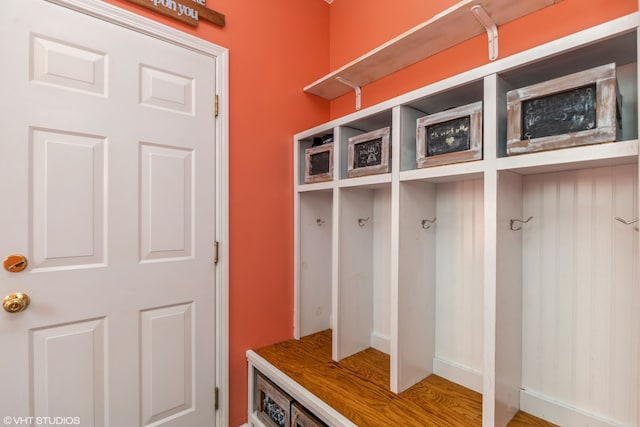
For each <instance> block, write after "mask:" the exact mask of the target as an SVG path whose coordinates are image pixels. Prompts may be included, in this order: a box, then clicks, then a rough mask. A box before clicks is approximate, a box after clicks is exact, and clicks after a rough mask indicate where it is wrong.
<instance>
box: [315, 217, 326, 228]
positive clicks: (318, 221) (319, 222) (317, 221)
mask: <svg viewBox="0 0 640 427" xmlns="http://www.w3.org/2000/svg"><path fill="white" fill-rule="evenodd" d="M324 223H325V221H324V220H323V219H320V218H318V219H316V224H318V227H322V226H323V225H324Z"/></svg>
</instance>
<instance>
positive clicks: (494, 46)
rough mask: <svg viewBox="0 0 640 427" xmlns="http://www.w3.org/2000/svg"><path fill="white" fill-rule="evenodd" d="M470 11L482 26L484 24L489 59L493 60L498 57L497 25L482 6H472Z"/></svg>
mask: <svg viewBox="0 0 640 427" xmlns="http://www.w3.org/2000/svg"><path fill="white" fill-rule="evenodd" d="M471 12H472V13H473V15H474V16H475V17H476V19H477V20H478V21H479V22H480V23H481V24H482V26H484V28H485V30H487V37H488V38H489V59H490V60H491V61H494V60H495V59H497V58H498V27H497V26H496V23H495V22H493V19H491V17H490V16H489V15H488V14H487V12H486V11H485V10H484V9H483V8H482V6H480V5H475V6H473V7H472V8H471Z"/></svg>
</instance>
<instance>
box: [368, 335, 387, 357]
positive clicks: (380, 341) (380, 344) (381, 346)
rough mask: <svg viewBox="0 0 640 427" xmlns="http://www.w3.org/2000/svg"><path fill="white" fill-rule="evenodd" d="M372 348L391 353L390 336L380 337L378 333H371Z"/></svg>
mask: <svg viewBox="0 0 640 427" xmlns="http://www.w3.org/2000/svg"><path fill="white" fill-rule="evenodd" d="M371 347H372V348H375V349H376V350H380V351H381V352H383V353H386V354H390V353H391V340H390V339H389V337H388V336H385V335H380V334H378V333H376V332H372V333H371Z"/></svg>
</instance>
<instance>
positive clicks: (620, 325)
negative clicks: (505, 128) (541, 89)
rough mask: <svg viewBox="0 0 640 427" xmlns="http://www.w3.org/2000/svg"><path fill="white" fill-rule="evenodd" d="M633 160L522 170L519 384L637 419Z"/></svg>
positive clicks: (625, 419) (613, 416)
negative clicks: (525, 220) (603, 165)
mask: <svg viewBox="0 0 640 427" xmlns="http://www.w3.org/2000/svg"><path fill="white" fill-rule="evenodd" d="M637 176H638V171H637V165H625V166H617V167H606V168H595V169H584V170H578V171H570V172H562V173H549V174H541V175H530V176H527V177H525V179H524V189H523V195H524V202H523V204H524V216H526V217H528V216H529V215H532V216H533V217H534V218H533V220H532V221H531V222H530V223H529V224H527V225H526V226H525V227H524V228H523V241H524V243H523V357H522V361H523V381H522V385H523V389H525V390H526V391H530V392H532V393H535V394H538V395H542V396H545V398H547V399H549V400H555V401H558V402H561V403H562V404H563V405H564V406H567V407H575V408H576V409H577V410H583V411H586V412H589V413H591V414H593V415H594V416H596V417H598V418H601V419H606V420H610V421H611V422H612V423H616V424H620V425H625V426H635V425H638V424H639V422H640V420H638V400H640V396H639V395H638V393H639V392H638V362H637V361H638V360H639V358H640V342H639V336H640V325H639V324H638V315H637V314H636V313H637V301H638V299H639V297H640V290H639V289H638V286H637V284H638V269H637V259H638V241H637V239H638V233H637V232H635V231H634V230H633V229H632V227H629V226H625V225H624V224H622V223H620V222H618V221H615V219H614V218H615V217H616V216H620V217H625V218H637V216H638V212H637V205H638V200H637V192H638V188H637V185H638V184H637V182H638V179H637Z"/></svg>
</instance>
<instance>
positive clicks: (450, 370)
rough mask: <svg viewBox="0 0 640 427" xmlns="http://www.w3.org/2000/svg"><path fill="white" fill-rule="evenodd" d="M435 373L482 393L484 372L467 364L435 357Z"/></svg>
mask: <svg viewBox="0 0 640 427" xmlns="http://www.w3.org/2000/svg"><path fill="white" fill-rule="evenodd" d="M433 373H434V374H436V375H438V376H441V377H442V378H445V379H447V380H449V381H453V382H454V383H456V384H460V385H461V386H464V387H466V388H469V389H471V390H473V391H476V392H478V393H482V373H481V372H478V371H474V370H472V369H470V368H468V367H466V366H462V365H458V364H457V363H453V362H451V361H449V360H444V359H440V358H438V357H434V358H433Z"/></svg>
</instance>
